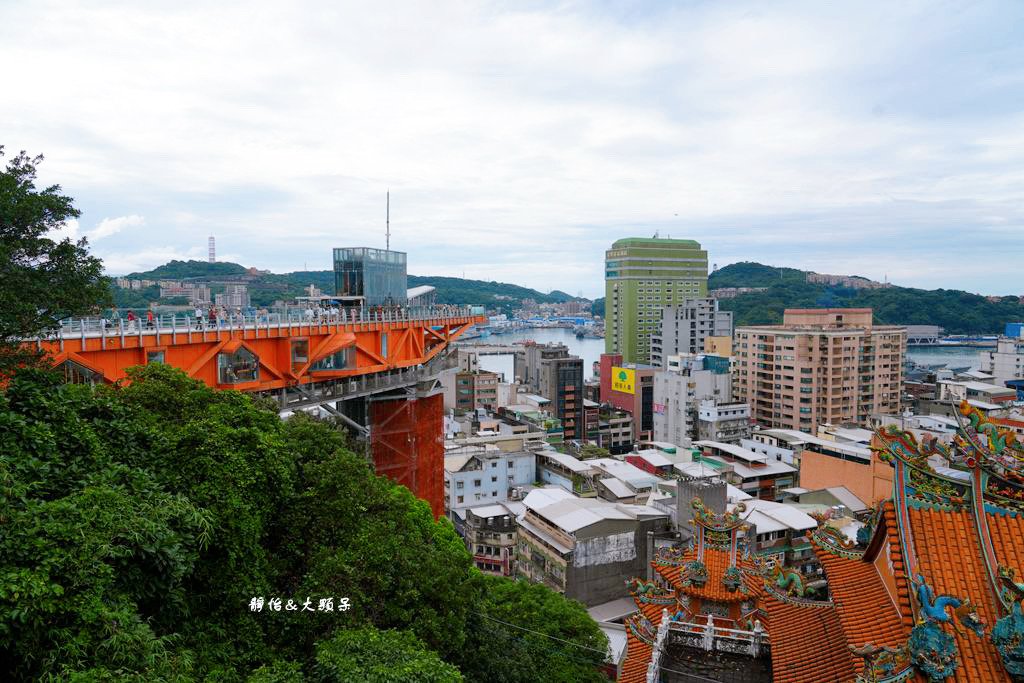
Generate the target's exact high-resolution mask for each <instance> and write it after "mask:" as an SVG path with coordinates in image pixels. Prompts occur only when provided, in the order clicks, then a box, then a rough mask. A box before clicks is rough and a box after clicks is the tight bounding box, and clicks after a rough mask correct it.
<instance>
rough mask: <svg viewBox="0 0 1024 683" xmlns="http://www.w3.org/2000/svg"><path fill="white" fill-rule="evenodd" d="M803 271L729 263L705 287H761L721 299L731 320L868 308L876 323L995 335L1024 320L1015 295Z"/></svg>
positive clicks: (739, 322)
mask: <svg viewBox="0 0 1024 683" xmlns="http://www.w3.org/2000/svg"><path fill="white" fill-rule="evenodd" d="M805 278H806V273H805V272H804V271H800V270H797V269H794V268H775V267H773V266H766V265H763V264H760V263H751V262H744V263H734V264H732V265H728V266H725V267H724V268H720V269H719V270H717V271H715V272H714V273H712V274H711V276H710V277H709V278H708V288H709V289H720V288H724V287H766V288H767V289H766V290H765V291H763V292H751V293H748V294H741V295H740V296H737V297H736V298H734V299H723V300H722V301H721V307H722V308H723V309H724V310H729V311H733V312H734V314H735V315H734V318H735V324H737V325H753V324H771V323H779V322H782V312H783V310H784V309H786V308H816V307H829V306H831V307H847V308H871V309H874V312H875V321H876V322H877V323H887V324H898V325H941V326H942V327H944V328H945V329H946V332H947V333H948V334H995V333H997V332H1000V331H1002V329H1003V327H1004V325H1005V324H1006V323H1007V322H1016V321H1021V320H1024V305H1022V304H1021V302H1020V299H1019V298H1018V297H1016V296H1006V297H997V298H993V299H989V298H987V297H984V296H982V295H980V294H972V293H970V292H964V291H961V290H956V289H933V290H927V289H914V288H911V287H896V286H892V287H886V288H884V289H851V288H848V287H842V286H832V285H821V284H811V283H808V282H807V281H806V279H805Z"/></svg>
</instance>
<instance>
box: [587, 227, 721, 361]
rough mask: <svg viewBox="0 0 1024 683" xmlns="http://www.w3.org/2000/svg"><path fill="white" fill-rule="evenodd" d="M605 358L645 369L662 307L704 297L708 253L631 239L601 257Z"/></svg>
mask: <svg viewBox="0 0 1024 683" xmlns="http://www.w3.org/2000/svg"><path fill="white" fill-rule="evenodd" d="M604 265H605V268H604V277H605V280H604V282H605V287H604V291H605V303H604V310H605V323H604V331H605V338H604V345H605V352H606V353H621V354H622V357H623V360H624V361H625V362H627V363H648V362H649V361H650V354H651V334H653V333H656V332H657V331H658V324H659V323H660V321H661V308H662V306H671V305H673V304H678V303H679V302H681V301H682V300H683V299H692V298H695V297H704V296H707V294H708V253H707V252H706V251H703V250H702V249H701V248H700V243H699V242H695V241H693V240H672V239H659V238H656V237H655V238H650V239H645V238H640V237H629V238H626V239H622V240H618V241H617V242H615V244H613V245H612V248H611V249H609V250H608V251H606V252H605V260H604Z"/></svg>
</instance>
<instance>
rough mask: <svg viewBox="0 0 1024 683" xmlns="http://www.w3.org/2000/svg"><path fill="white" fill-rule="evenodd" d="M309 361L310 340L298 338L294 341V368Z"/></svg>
mask: <svg viewBox="0 0 1024 683" xmlns="http://www.w3.org/2000/svg"><path fill="white" fill-rule="evenodd" d="M307 361H309V340H308V339H296V340H295V341H293V342H292V368H293V369H298V368H300V367H302V366H303V365H305V364H306V362H307Z"/></svg>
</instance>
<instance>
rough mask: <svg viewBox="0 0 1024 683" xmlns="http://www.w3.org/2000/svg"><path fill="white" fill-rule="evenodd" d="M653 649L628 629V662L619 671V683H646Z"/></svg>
mask: <svg viewBox="0 0 1024 683" xmlns="http://www.w3.org/2000/svg"><path fill="white" fill-rule="evenodd" d="M653 650H654V648H653V647H651V646H650V645H648V644H647V643H645V642H644V641H642V640H640V639H639V638H637V637H636V636H635V635H633V633H632V632H631V631H630V630H629V629H628V628H627V629H626V661H624V662H623V663H622V670H621V671H619V679H618V683H644V682H645V681H646V680H647V666H648V665H649V664H650V663H651V652H652V651H653Z"/></svg>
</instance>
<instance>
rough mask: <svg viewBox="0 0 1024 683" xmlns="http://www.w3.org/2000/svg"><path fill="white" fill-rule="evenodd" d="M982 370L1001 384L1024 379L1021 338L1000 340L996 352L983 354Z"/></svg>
mask: <svg viewBox="0 0 1024 683" xmlns="http://www.w3.org/2000/svg"><path fill="white" fill-rule="evenodd" d="M1015 324H1019V323H1015ZM1007 328H1010V325H1007ZM1008 331H1011V330H1009V329H1008ZM1012 331H1016V328H1013V330H1012ZM981 370H982V372H987V373H989V374H990V375H992V376H993V377H995V379H996V381H997V382H999V384H1004V383H1005V382H1008V381H1010V380H1013V379H1020V378H1021V377H1024V346H1022V344H1021V340H1020V338H1010V337H1007V338H1000V339H999V340H998V341H997V342H996V348H995V350H994V351H985V352H984V353H982V354H981Z"/></svg>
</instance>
